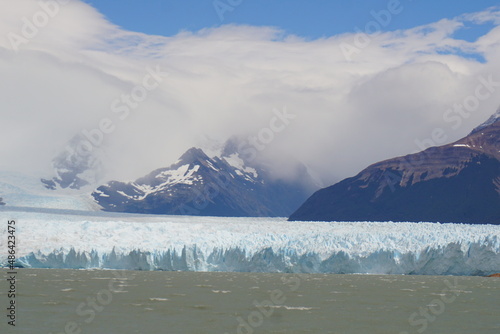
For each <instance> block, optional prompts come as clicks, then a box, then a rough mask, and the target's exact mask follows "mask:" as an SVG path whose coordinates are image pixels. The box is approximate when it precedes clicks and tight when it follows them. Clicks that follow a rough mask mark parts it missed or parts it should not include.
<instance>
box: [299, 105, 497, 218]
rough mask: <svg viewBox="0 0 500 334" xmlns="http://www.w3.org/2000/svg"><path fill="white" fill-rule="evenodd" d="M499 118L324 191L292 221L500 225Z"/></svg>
mask: <svg viewBox="0 0 500 334" xmlns="http://www.w3.org/2000/svg"><path fill="white" fill-rule="evenodd" d="M499 115H500V114H499V111H497V112H496V113H495V114H494V115H493V116H492V117H490V119H489V120H488V121H486V122H485V123H483V124H481V125H480V126H478V127H477V128H476V129H475V130H473V131H472V132H471V134H469V135H468V136H466V137H464V138H462V139H460V140H457V141H455V142H454V143H451V144H447V145H442V146H437V147H431V148H428V149H426V150H424V151H422V152H419V153H415V154H410V155H406V156H402V157H396V158H392V159H387V160H384V161H380V162H377V163H375V164H372V165H370V166H368V167H367V168H365V169H364V170H362V171H361V172H360V173H358V174H357V175H356V176H353V177H351V178H347V179H344V180H342V181H341V182H339V183H336V184H334V185H332V186H330V187H327V188H323V189H321V190H319V191H318V192H316V193H315V194H313V195H312V196H311V197H310V198H309V199H308V200H307V201H306V202H305V203H304V204H303V205H302V206H301V207H300V208H299V209H298V210H297V211H295V212H294V213H293V214H292V215H291V216H290V218H289V220H291V221H294V220H315V221H316V220H326V221H338V220H344V221H355V220H367V221H370V220H383V221H386V220H390V221H416V222H420V221H430V222H445V223H449V222H454V223H493V224H500V119H499V118H498V116H499ZM491 119H494V120H495V121H494V122H492V123H491Z"/></svg>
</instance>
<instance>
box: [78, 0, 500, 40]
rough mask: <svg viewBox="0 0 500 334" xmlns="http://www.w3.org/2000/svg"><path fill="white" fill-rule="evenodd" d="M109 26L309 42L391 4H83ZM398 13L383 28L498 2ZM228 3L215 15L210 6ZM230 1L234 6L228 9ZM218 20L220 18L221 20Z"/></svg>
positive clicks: (425, 1)
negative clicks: (238, 30) (233, 30)
mask: <svg viewBox="0 0 500 334" xmlns="http://www.w3.org/2000/svg"><path fill="white" fill-rule="evenodd" d="M86 2H87V3H89V4H91V5H92V6H94V7H95V8H97V9H98V10H99V11H100V12H101V13H103V14H104V15H105V16H106V17H107V18H108V19H109V20H110V21H111V22H113V23H115V24H117V25H119V26H121V27H123V28H125V29H127V30H131V31H137V32H143V33H147V34H155V35H163V36H172V35H175V34H177V33H178V32H179V31H181V30H189V31H197V30H200V29H203V28H207V27H217V26H220V25H224V24H240V25H253V26H274V27H278V28H280V29H283V30H284V31H286V32H287V33H290V34H295V35H299V36H301V37H305V38H308V39H316V38H321V37H325V36H332V35H336V34H339V33H344V32H353V31H355V28H356V27H358V28H360V29H362V30H363V29H364V27H365V25H366V24H367V23H368V22H370V21H372V20H373V19H374V18H373V17H372V14H371V12H372V11H375V12H379V11H381V10H384V9H386V8H387V6H388V3H390V0H377V1H367V0H336V1H326V0H323V1H320V0H313V1H310V0H272V1H270V0H220V1H219V0H216V1H214V0H147V1H139V0H121V1H116V0H99V1H95V0H86ZM399 2H400V7H401V8H402V9H403V10H402V11H401V13H399V14H397V15H394V16H393V17H392V18H391V21H390V24H388V25H387V26H386V27H384V30H397V29H407V28H412V27H415V26H418V25H423V24H428V23H431V22H436V21H438V20H440V19H443V18H450V19H451V18H453V17H456V16H459V15H461V14H464V13H470V12H476V11H481V10H484V9H486V8H488V7H491V6H495V5H498V1H497V0H442V1H441V0H440V1H436V0H400V1H399ZM216 3H217V4H219V5H220V4H222V5H221V8H223V7H224V4H226V5H227V6H228V7H225V8H228V9H232V10H224V9H221V10H220V13H221V14H222V15H219V14H218V13H217V10H216V9H215V5H214V4H216ZM230 3H233V4H236V5H234V6H233V5H230ZM221 17H222V18H223V19H222V20H221ZM490 28H491V27H488V26H486V27H475V26H469V27H467V28H466V29H462V30H461V31H460V32H459V33H458V34H459V35H457V36H456V37H458V38H461V39H465V40H468V41H473V40H475V38H476V37H477V36H479V35H481V34H483V33H484V32H485V31H488V30H489V29H490Z"/></svg>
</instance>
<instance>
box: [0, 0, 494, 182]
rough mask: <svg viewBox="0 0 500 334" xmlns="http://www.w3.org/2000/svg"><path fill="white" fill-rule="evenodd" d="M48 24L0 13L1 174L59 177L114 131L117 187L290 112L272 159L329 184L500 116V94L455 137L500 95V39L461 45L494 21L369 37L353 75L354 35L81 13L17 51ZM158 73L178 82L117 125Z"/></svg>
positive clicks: (60, 18)
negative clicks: (456, 116) (154, 28)
mask: <svg viewBox="0 0 500 334" xmlns="http://www.w3.org/2000/svg"><path fill="white" fill-rule="evenodd" d="M40 10H42V9H41V8H40V5H39V2H38V1H31V0H18V1H15V2H12V3H10V4H9V6H8V8H7V9H5V10H3V11H2V12H1V13H0V22H1V23H0V75H1V77H2V80H1V82H0V95H1V99H0V110H1V111H0V112H1V115H2V125H3V129H4V130H2V132H1V134H0V136H1V137H0V139H1V140H0V154H1V155H2V157H3V161H2V162H1V163H0V168H1V169H15V170H22V171H25V172H33V173H50V162H51V159H52V158H53V157H54V156H55V155H56V154H57V153H58V152H59V151H60V150H63V149H64V148H65V145H66V144H67V143H68V141H69V140H70V139H71V138H72V137H73V136H74V135H75V134H76V133H82V131H91V130H92V129H96V128H98V127H99V124H100V122H101V121H102V120H103V119H109V120H111V121H112V123H113V126H114V129H113V131H111V132H110V133H108V134H105V136H104V144H103V146H102V148H101V150H102V151H103V152H105V154H104V155H103V160H104V161H103V162H104V164H105V165H106V167H107V170H108V177H113V178H119V179H122V178H125V179H135V178H136V177H139V176H141V175H143V174H145V173H147V172H149V171H150V170H152V169H154V168H158V167H162V166H167V165H169V164H170V163H172V162H174V161H175V160H176V159H177V158H178V156H179V155H180V154H182V153H183V152H184V151H185V150H186V149H187V148H189V147H191V146H195V145H200V138H214V139H216V140H219V141H224V140H226V139H228V138H230V137H231V136H240V137H242V138H250V137H252V136H253V137H255V136H258V135H259V134H260V133H261V132H262V130H263V129H265V128H269V127H270V122H271V120H272V118H273V117H274V115H275V114H274V112H273V110H283V109H284V108H286V110H287V111H288V112H289V113H290V114H293V115H294V118H293V119H291V120H290V122H289V124H286V127H285V128H284V129H283V130H282V131H279V132H276V133H274V134H273V139H272V141H270V142H269V143H266V145H265V149H263V150H262V152H261V154H262V156H266V157H268V158H269V157H270V159H271V160H273V162H274V163H275V164H274V166H275V168H276V169H277V170H280V169H281V170H282V172H283V174H287V175H288V174H289V171H290V170H293V161H296V160H297V161H302V162H304V163H306V164H307V165H308V166H309V167H310V168H311V169H312V170H313V171H315V172H316V173H318V174H319V175H320V176H321V178H322V179H323V180H324V181H325V182H326V183H330V182H333V181H334V180H338V179H340V178H343V177H347V176H351V175H354V174H356V173H357V172H358V171H359V170H361V169H362V168H364V167H366V166H367V165H368V164H370V163H373V162H376V161H378V160H381V159H384V158H389V157H392V156H394V155H401V154H407V153H410V152H412V151H415V150H416V149H418V147H417V145H416V141H418V140H422V139H425V138H428V137H429V136H430V135H431V131H432V129H434V128H442V129H443V130H444V131H445V133H446V136H447V140H448V141H453V140H455V139H458V138H460V137H461V136H463V135H465V134H467V133H468V132H469V131H470V130H471V129H472V128H473V127H475V126H476V125H478V124H479V123H480V122H482V121H483V120H485V119H486V118H487V117H488V116H489V115H490V114H492V113H493V112H494V111H495V110H496V108H497V107H498V105H499V104H500V97H499V96H500V95H499V94H493V95H492V97H491V98H489V99H487V100H484V101H481V103H480V105H479V106H478V108H477V110H474V112H473V113H471V115H470V117H468V118H467V119H465V118H464V120H463V123H462V125H461V126H460V127H459V128H458V129H453V128H452V127H451V126H450V124H449V123H447V122H446V120H445V119H444V118H443V115H444V113H445V111H446V110H447V109H448V108H450V107H452V106H453V104H455V103H461V102H462V101H463V100H464V98H466V97H467V96H468V95H470V94H474V89H475V87H476V86H477V84H478V80H479V79H478V78H479V77H481V76H483V77H487V76H488V75H493V78H495V80H497V81H500V75H499V74H498V73H500V71H499V69H500V62H499V59H500V57H499V53H500V44H499V40H500V29H499V27H498V26H495V27H494V28H493V29H491V30H490V31H489V32H488V33H487V34H485V35H484V36H481V37H480V38H478V40H477V41H476V42H474V43H471V42H467V41H463V40H459V39H454V38H453V34H454V33H455V32H456V31H458V30H459V29H461V28H462V27H463V25H464V22H468V23H471V22H472V23H475V24H482V23H485V22H490V23H491V22H493V23H494V24H495V25H498V17H499V12H498V10H497V9H495V8H490V9H486V10H485V11H483V12H479V13H471V14H464V15H462V16H460V17H457V18H456V19H453V20H441V21H439V22H435V23H432V24H429V25H426V26H422V27H415V28H412V29H409V30H399V31H392V32H382V33H380V34H377V35H372V36H368V37H369V39H370V41H369V43H368V44H367V45H366V46H364V47H363V48H359V50H358V51H359V52H357V53H355V54H354V56H353V59H352V60H351V61H348V60H347V59H346V57H345V55H344V53H343V52H342V49H341V48H340V47H339V46H340V45H341V44H342V43H349V44H351V45H354V44H353V40H354V39H355V38H356V37H357V36H356V34H342V35H337V36H331V37H328V38H322V39H317V40H305V39H302V38H301V37H300V36H291V35H287V34H286V33H285V32H283V31H280V30H279V29H276V28H271V27H252V26H234V25H226V26H221V27H218V28H211V29H203V30H201V31H197V32H188V31H184V32H181V33H179V34H177V35H175V36H170V37H162V36H150V35H145V34H141V33H135V32H130V31H125V30H123V29H121V28H119V27H117V26H116V25H114V24H112V23H110V22H108V21H106V19H105V18H104V17H103V16H102V15H101V14H100V13H99V12H97V11H96V10H95V9H94V8H92V7H91V6H89V5H87V4H85V3H83V2H80V1H77V0H74V1H70V2H69V3H67V4H65V5H62V4H61V5H60V8H59V10H58V12H57V14H56V15H54V17H53V18H52V17H51V18H50V20H49V21H48V23H47V24H46V25H44V26H43V27H40V28H39V29H38V30H39V31H38V33H37V34H36V36H34V37H33V38H30V39H28V41H27V42H26V43H22V44H19V45H18V50H17V51H15V50H14V48H13V44H12V39H11V38H9V36H11V37H12V33H14V34H18V35H21V36H22V29H23V25H24V24H25V22H26V21H25V20H24V19H23V18H26V19H27V20H32V19H33V17H34V15H36V13H38V12H39V11H40ZM358 37H359V36H358ZM443 50H445V51H446V52H444V51H443ZM467 54H479V55H481V56H482V57H484V62H479V61H477V60H475V59H474V58H470V57H467V56H466V55H467ZM157 68H160V69H161V71H162V72H168V76H165V77H164V78H163V80H162V81H161V83H160V85H159V87H157V88H155V89H154V90H151V91H148V94H147V97H146V98H145V99H144V100H143V101H141V102H140V103H138V104H137V107H136V108H129V109H130V114H129V115H128V116H127V117H125V118H124V119H121V118H120V115H122V114H120V113H117V112H115V111H116V110H115V109H116V108H115V109H114V108H113V103H114V102H115V101H116V100H120V99H122V96H123V95H124V94H125V95H130V94H131V93H132V92H133V91H134V89H135V88H136V87H141V86H142V85H143V81H144V78H145V76H146V75H147V74H148V73H149V72H148V71H149V70H151V69H157ZM115 106H116V105H115ZM278 157H279V158H278ZM284 157H292V158H290V160H288V159H289V158H284ZM286 166H288V167H289V168H288V170H287V167H286Z"/></svg>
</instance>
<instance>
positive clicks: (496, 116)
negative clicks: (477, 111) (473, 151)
mask: <svg viewBox="0 0 500 334" xmlns="http://www.w3.org/2000/svg"><path fill="white" fill-rule="evenodd" d="M498 121H500V107H499V108H498V109H497V111H496V112H495V113H494V114H493V115H491V116H490V118H488V119H487V120H486V122H484V123H482V124H481V125H479V126H477V127H475V128H474V130H472V131H471V133H470V134H474V133H476V132H479V131H481V130H482V129H484V128H486V127H488V126H490V125H491V124H493V123H496V122H498Z"/></svg>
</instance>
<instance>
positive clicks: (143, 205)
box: [92, 147, 311, 217]
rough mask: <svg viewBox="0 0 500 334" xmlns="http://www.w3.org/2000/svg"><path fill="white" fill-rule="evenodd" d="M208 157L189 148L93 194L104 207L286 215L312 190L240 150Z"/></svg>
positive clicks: (138, 210) (156, 212)
mask: <svg viewBox="0 0 500 334" xmlns="http://www.w3.org/2000/svg"><path fill="white" fill-rule="evenodd" d="M226 153H228V155H221V156H214V157H209V156H208V155H207V154H206V153H205V152H204V150H202V149H200V148H196V147H192V148H190V149H188V150H187V151H186V152H185V153H184V154H183V155H182V156H181V157H180V158H179V160H177V161H176V162H175V163H174V164H172V165H170V166H169V167H166V168H159V169H156V170H154V171H152V172H151V173H149V174H148V175H146V176H143V177H141V178H139V179H137V180H136V181H134V182H120V181H111V182H109V183H107V184H104V185H102V186H100V187H98V188H97V189H96V190H95V191H94V192H93V193H92V196H93V197H94V199H95V200H96V202H97V203H98V204H99V205H101V207H103V209H104V210H106V211H118V212H131V213H149V214H151V213H153V214H186V215H206V216H281V217H283V216H287V215H289V214H290V213H291V212H292V211H293V210H294V209H296V208H297V207H298V206H299V205H300V203H302V202H303V201H304V200H305V199H306V198H307V196H308V195H309V194H310V193H311V191H310V190H309V189H308V188H305V187H304V186H303V185H302V181H304V180H303V179H306V177H305V176H304V177H303V179H302V180H300V181H301V182H299V181H293V180H292V181H283V180H275V179H273V178H271V177H270V175H269V173H268V172H266V171H265V170H263V169H261V168H259V167H256V166H255V167H254V166H250V165H249V164H248V163H247V162H246V161H244V159H242V158H241V157H240V155H239V154H238V152H234V151H231V154H229V153H230V151H226Z"/></svg>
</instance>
